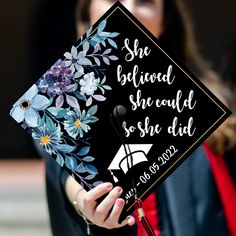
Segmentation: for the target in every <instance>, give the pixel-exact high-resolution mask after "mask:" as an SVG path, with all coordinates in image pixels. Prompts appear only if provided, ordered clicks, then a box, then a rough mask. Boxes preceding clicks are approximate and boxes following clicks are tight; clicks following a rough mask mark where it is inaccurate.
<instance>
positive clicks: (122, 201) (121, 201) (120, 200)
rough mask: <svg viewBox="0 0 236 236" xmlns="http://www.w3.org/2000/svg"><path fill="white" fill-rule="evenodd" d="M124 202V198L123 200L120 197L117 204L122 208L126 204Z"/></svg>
mask: <svg viewBox="0 0 236 236" xmlns="http://www.w3.org/2000/svg"><path fill="white" fill-rule="evenodd" d="M124 203H125V202H124V200H122V199H118V200H117V206H118V207H120V208H121V207H123V206H124V205H125V204H124Z"/></svg>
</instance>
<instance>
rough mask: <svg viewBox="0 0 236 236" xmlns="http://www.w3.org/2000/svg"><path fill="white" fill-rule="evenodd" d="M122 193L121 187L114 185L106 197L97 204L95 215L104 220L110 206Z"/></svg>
mask: <svg viewBox="0 0 236 236" xmlns="http://www.w3.org/2000/svg"><path fill="white" fill-rule="evenodd" d="M121 193H122V188H121V187H115V188H114V189H112V190H111V191H110V193H109V194H108V195H107V196H106V198H105V199H104V200H103V201H102V202H101V203H100V204H99V205H98V206H97V208H96V210H95V217H99V218H100V219H101V220H105V219H106V218H107V216H108V213H109V211H110V210H111V209H112V206H113V205H114V203H115V202H116V200H117V199H118V197H119V196H120V195H121Z"/></svg>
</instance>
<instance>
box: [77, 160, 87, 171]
mask: <svg viewBox="0 0 236 236" xmlns="http://www.w3.org/2000/svg"><path fill="white" fill-rule="evenodd" d="M76 171H77V172H78V173H86V172H87V170H86V168H85V167H84V164H83V162H81V163H80V164H79V165H78V166H77V167H76Z"/></svg>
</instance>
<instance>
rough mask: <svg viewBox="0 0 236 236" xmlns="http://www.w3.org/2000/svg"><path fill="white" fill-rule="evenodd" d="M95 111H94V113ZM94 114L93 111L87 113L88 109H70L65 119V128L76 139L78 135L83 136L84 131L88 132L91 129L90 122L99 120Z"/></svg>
mask: <svg viewBox="0 0 236 236" xmlns="http://www.w3.org/2000/svg"><path fill="white" fill-rule="evenodd" d="M91 109H92V108H91ZM91 109H90V110H91ZM93 110H94V109H93ZM95 112H96V111H95ZM95 112H93V114H94V113H95ZM93 114H92V113H91V112H87V114H86V111H84V110H83V111H82V112H81V110H80V109H74V111H68V112H67V115H66V116H65V119H66V120H65V121H64V128H65V130H66V131H67V133H68V135H69V136H71V137H72V138H74V139H76V138H77V137H78V135H79V137H80V138H82V137H83V136H84V133H87V132H88V131H89V130H90V129H91V128H90V126H89V125H88V124H89V123H94V122H96V121H97V120H98V119H97V118H96V117H95V116H93Z"/></svg>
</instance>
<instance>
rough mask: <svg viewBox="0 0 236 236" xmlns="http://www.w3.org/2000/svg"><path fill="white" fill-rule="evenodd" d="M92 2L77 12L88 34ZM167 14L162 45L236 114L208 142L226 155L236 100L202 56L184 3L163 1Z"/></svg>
mask: <svg viewBox="0 0 236 236" xmlns="http://www.w3.org/2000/svg"><path fill="white" fill-rule="evenodd" d="M91 1H92V0H80V1H79V4H78V9H77V26H78V27H77V28H78V32H81V31H83V32H84V31H85V30H86V29H87V28H88V27H89V24H90V15H89V7H90V4H91ZM163 12H164V14H163V32H162V35H161V36H160V37H159V43H160V45H161V46H162V47H163V48H164V49H165V50H166V51H167V52H168V53H169V54H170V55H171V56H172V57H174V58H176V59H177V60H178V61H180V62H184V64H185V65H186V66H187V67H188V68H189V69H190V70H191V71H192V72H193V73H194V74H195V75H196V76H197V77H198V78H200V79H201V80H202V82H203V83H204V84H206V85H207V87H208V88H209V89H210V90H211V91H212V92H213V93H214V94H215V95H216V96H217V97H218V98H219V99H220V100H221V101H222V102H223V103H225V105H226V106H228V107H229V108H230V109H231V110H232V111H233V115H232V116H231V117H230V118H228V120H227V121H225V122H224V124H223V125H221V126H220V127H219V128H218V129H217V130H216V131H215V132H214V133H213V134H212V135H211V136H210V137H209V138H208V142H209V144H210V146H211V148H212V149H213V151H214V152H215V153H224V152H225V151H228V150H229V149H231V148H232V147H234V146H235V144H236V117H235V112H234V111H235V107H234V103H235V97H234V96H233V93H232V92H231V91H230V89H229V88H228V87H227V86H226V85H225V84H224V83H222V81H221V80H220V79H219V77H218V75H217V74H216V73H215V72H213V71H212V70H211V69H210V67H209V65H208V64H207V63H206V61H205V60H204V59H203V58H202V56H201V55H200V53H199V50H198V47H197V43H196V40H195V37H194V33H193V26H192V23H191V19H190V16H189V14H188V12H189V11H188V10H187V9H186V6H185V5H184V3H183V1H182V0H163ZM204 115H207V114H204Z"/></svg>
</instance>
